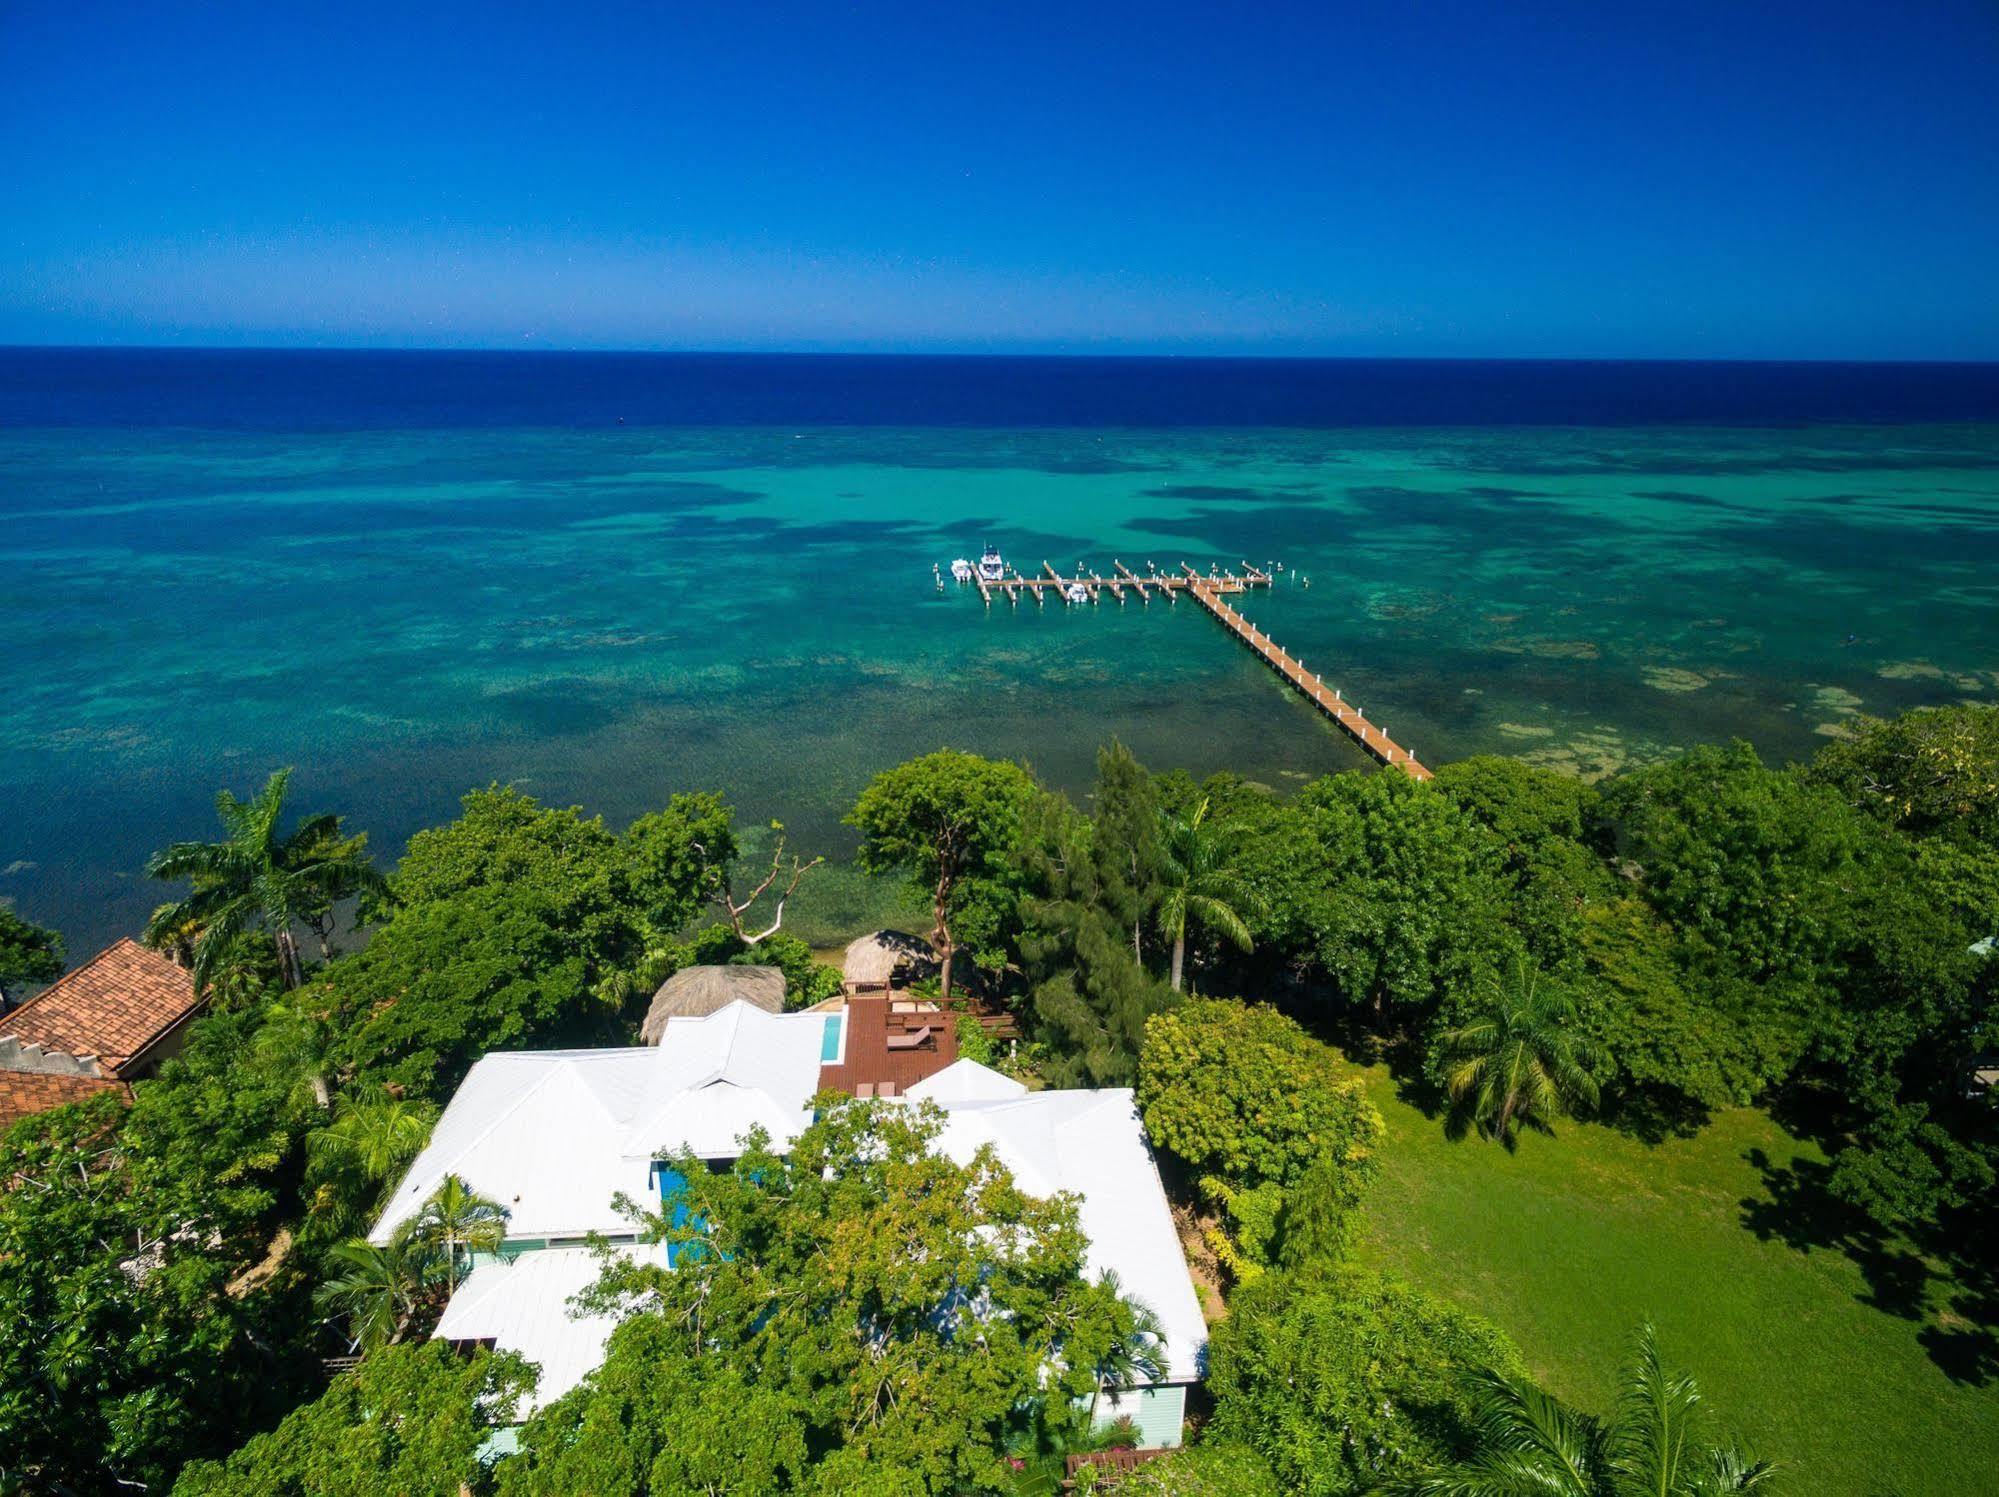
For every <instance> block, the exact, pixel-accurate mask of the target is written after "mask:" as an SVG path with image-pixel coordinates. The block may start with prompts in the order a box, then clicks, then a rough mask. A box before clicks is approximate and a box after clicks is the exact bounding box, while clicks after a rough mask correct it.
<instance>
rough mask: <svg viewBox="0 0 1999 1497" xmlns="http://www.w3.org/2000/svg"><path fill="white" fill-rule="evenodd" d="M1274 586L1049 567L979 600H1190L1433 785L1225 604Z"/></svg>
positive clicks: (1378, 751)
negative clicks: (1049, 593) (1073, 592)
mask: <svg viewBox="0 0 1999 1497" xmlns="http://www.w3.org/2000/svg"><path fill="white" fill-rule="evenodd" d="M1270 585H1271V578H1270V575H1269V573H1267V572H1262V571H1259V570H1258V569H1257V568H1255V567H1253V566H1251V565H1249V563H1247V562H1244V563H1243V567H1242V571H1241V572H1240V573H1237V572H1234V571H1229V572H1222V571H1219V570H1217V571H1211V572H1209V573H1208V574H1207V575H1206V576H1203V575H1202V574H1201V573H1199V572H1197V571H1195V570H1194V569H1193V568H1192V567H1190V566H1188V565H1187V564H1186V563H1185V562H1182V563H1181V565H1180V571H1179V574H1178V575H1174V574H1172V573H1169V572H1161V571H1159V570H1157V569H1156V568H1152V567H1148V568H1147V570H1146V573H1145V575H1144V576H1140V575H1139V574H1138V573H1137V572H1134V571H1133V570H1132V569H1131V568H1130V567H1128V566H1126V565H1125V564H1124V563H1123V562H1121V561H1120V562H1114V563H1113V564H1112V567H1111V575H1110V576H1109V577H1105V576H1102V575H1100V574H1099V573H1097V572H1095V571H1091V572H1087V573H1080V574H1079V575H1077V576H1074V577H1064V576H1063V575H1062V574H1061V573H1060V572H1058V571H1056V570H1055V568H1054V567H1052V566H1050V565H1049V564H1048V563H1047V562H1045V561H1044V562H1043V563H1042V564H1041V572H1040V573H1038V574H1036V575H1035V576H1032V577H1029V576H1025V575H1023V574H1022V573H1020V572H1019V571H1016V570H1014V569H1012V568H1009V569H1008V570H1007V573H1006V575H1005V576H1004V577H1002V578H1001V579H1000V580H999V581H997V582H991V581H987V580H986V579H984V578H980V579H978V588H979V595H980V596H981V597H983V598H984V599H985V601H986V606H987V607H988V608H990V607H992V603H993V594H994V593H995V592H1004V593H1005V594H1006V597H1007V601H1008V602H1010V603H1013V604H1015V605H1018V604H1019V602H1020V600H1021V597H1022V595H1024V594H1031V595H1032V596H1033V598H1034V601H1035V602H1036V603H1042V602H1045V601H1046V600H1045V598H1044V596H1043V594H1044V591H1045V590H1047V589H1051V588H1052V589H1053V590H1054V593H1055V596H1056V597H1057V598H1059V599H1061V600H1062V602H1064V603H1065V604H1068V605H1069V606H1070V607H1073V608H1083V607H1092V606H1095V605H1096V604H1098V603H1101V602H1102V601H1103V595H1104V594H1105V593H1106V592H1108V593H1109V594H1110V595H1111V596H1112V597H1114V598H1115V599H1117V601H1118V602H1119V603H1123V602H1124V601H1125V597H1126V594H1127V593H1130V594H1133V595H1135V596H1136V597H1137V598H1138V600H1139V601H1140V602H1141V603H1144V604H1147V605H1150V604H1151V602H1152V596H1153V594H1154V593H1158V594H1159V595H1161V596H1162V597H1164V598H1165V599H1166V600H1167V601H1168V602H1169V603H1177V602H1178V601H1179V599H1180V595H1181V594H1182V593H1185V594H1187V595H1188V596H1189V597H1191V598H1193V599H1194V601H1195V602H1197V603H1199V604H1200V605H1201V606H1202V607H1203V608H1205V609H1206V610H1207V611H1208V612H1209V613H1211V614H1213V615H1214V617H1215V618H1216V619H1217V620H1218V621H1219V622H1220V623H1221V625H1222V627H1223V628H1224V629H1227V630H1228V631H1229V633H1231V634H1233V635H1234V636H1235V637H1236V638H1237V639H1239V640H1241V641H1242V642H1243V643H1244V644H1245V645H1247V646H1249V648H1250V649H1251V650H1253V651H1255V652H1256V654H1257V655H1258V656H1259V657H1260V658H1261V659H1262V660H1263V662H1264V664H1266V665H1268V666H1269V667H1270V668H1271V669H1272V670H1274V671H1276V672H1277V674H1278V675H1280V676H1282V677H1283V678H1284V679H1285V680H1286V681H1287V682H1289V683H1290V684H1291V685H1292V686H1293V687H1294V688H1296V689H1297V690H1298V691H1299V692H1300V693H1302V694H1303V696H1304V697H1305V699H1306V700H1307V701H1308V702H1310V703H1311V704H1312V705H1313V706H1315V707H1317V708H1318V709H1319V710H1320V711H1321V712H1323V713H1325V715H1326V716H1327V717H1329V718H1331V719H1332V720H1333V723H1334V725H1335V726H1336V727H1338V728H1339V729H1340V731H1341V732H1343V733H1345V734H1346V735H1347V737H1349V738H1351V739H1352V740H1353V741H1354V742H1355V743H1356V744H1358V745H1359V746H1360V748H1361V749H1362V751H1363V752H1365V753H1366V754H1367V755H1368V756H1369V757H1370V758H1372V759H1374V760H1375V761H1376V762H1377V763H1380V764H1386V765H1392V766H1393V767H1394V768H1396V769H1399V770H1402V771H1403V772H1404V773H1406V774H1408V775H1409V776H1410V777H1411V778H1413V779H1418V780H1427V779H1429V778H1430V771H1429V770H1428V769H1427V768H1425V767H1424V766H1423V765H1422V764H1421V763H1420V762H1418V760H1417V758H1416V756H1415V755H1414V754H1412V753H1410V752H1409V750H1408V749H1406V748H1404V747H1403V746H1402V745H1401V744H1399V743H1397V742H1396V741H1395V740H1394V739H1393V738H1391V737H1389V736H1388V733H1387V731H1386V730H1385V729H1383V728H1382V727H1381V726H1380V725H1379V724H1376V723H1371V722H1369V721H1368V720H1367V716H1366V714H1365V713H1364V712H1363V711H1362V709H1360V708H1359V707H1356V706H1354V705H1353V704H1352V703H1351V702H1349V701H1347V700H1346V699H1345V697H1344V695H1343V694H1342V693H1341V691H1340V689H1339V688H1338V687H1335V686H1328V685H1326V683H1325V682H1324V681H1323V680H1322V679H1321V678H1320V677H1319V676H1317V675H1315V674H1313V673H1312V672H1311V671H1308V670H1306V669H1305V667H1304V665H1303V663H1302V662H1300V661H1299V660H1298V659H1296V658H1295V657H1294V656H1293V655H1292V654H1291V652H1290V651H1288V650H1286V649H1285V648H1284V647H1283V646H1282V645H1280V644H1278V643H1277V641H1276V640H1274V639H1272V638H1271V637H1270V636H1269V635H1268V634H1265V633H1264V632H1263V631H1262V630H1260V629H1258V628H1257V627H1256V626H1255V625H1254V624H1252V623H1251V622H1250V621H1249V620H1248V619H1246V618H1244V617H1243V616H1242V615H1241V614H1240V613H1238V612H1237V611H1236V610H1235V609H1234V608H1232V607H1230V606H1229V604H1228V603H1227V602H1226V601H1225V600H1226V599H1227V597H1228V596H1229V595H1231V594H1234V593H1245V592H1248V591H1250V590H1251V589H1252V588H1258V587H1269V586H1270ZM1072 587H1079V588H1081V589H1082V590H1083V592H1084V594H1085V596H1086V597H1087V598H1088V600H1089V601H1088V602H1087V603H1082V602H1078V601H1077V600H1075V599H1073V598H1071V597H1070V596H1069V590H1070V589H1071V588H1072Z"/></svg>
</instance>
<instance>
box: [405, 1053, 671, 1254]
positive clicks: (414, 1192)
mask: <svg viewBox="0 0 1999 1497" xmlns="http://www.w3.org/2000/svg"><path fill="white" fill-rule="evenodd" d="M658 1057H659V1052H658V1051H656V1050H640V1049H620V1050H548V1051H515V1052H503V1053H500V1054H494V1055H488V1056H487V1057H486V1058H485V1059H483V1060H481V1061H480V1062H479V1063H478V1064H477V1065H475V1066H473V1067H472V1070H471V1073H470V1074H469V1075H467V1076H466V1078H465V1082H464V1084H463V1085H462V1086H460V1087H459V1088H458V1093H457V1095H456V1096H454V1097H453V1098H452V1099H451V1105H450V1106H448V1107H446V1108H445V1110H444V1116H443V1117H441V1118H439V1119H438V1122H437V1127H436V1129H435V1130H434V1131H433V1132H432V1133H431V1136H430V1143H429V1145H428V1146H427V1147H426V1148H425V1149H424V1151H423V1152H422V1153H421V1154H419V1155H417V1157H416V1159H415V1160H414V1161H413V1162H412V1163H411V1165H410V1167H409V1172H408V1173H407V1174H405V1175H404V1176H403V1180H402V1183H401V1184H400V1185H398V1186H397V1187H396V1191H395V1194H394V1195H392V1196H390V1197H389V1202H388V1205H387V1206H386V1207H384V1208H383V1211H382V1215H381V1218H380V1220H378V1221H377V1222H376V1223H375V1227H374V1230H373V1231H372V1232H371V1233H370V1234H369V1237H370V1239H371V1240H372V1241H375V1242H387V1241H388V1240H389V1237H390V1236H391V1234H393V1233H394V1231H395V1229H396V1228H397V1227H398V1226H400V1225H401V1224H402V1223H403V1222H404V1221H406V1220H407V1219H408V1218H410V1217H412V1216H414V1215H415V1214H416V1212H417V1211H418V1209H419V1208H420V1207H421V1206H422V1205H423V1203H424V1201H425V1200H427V1199H428V1198H429V1197H430V1194H431V1192H433V1191H434V1190H436V1189H437V1187H438V1185H439V1183H440V1182H441V1181H442V1180H443V1179H444V1177H445V1176H446V1175H458V1176H459V1177H461V1178H462V1179H463V1180H464V1181H465V1182H466V1183H467V1184H468V1185H470V1186H471V1187H472V1188H473V1189H474V1190H476V1191H478V1192H479V1193H480V1194H482V1195H486V1196H490V1197H491V1198H492V1199H493V1200H495V1201H498V1202H499V1203H500V1204H501V1205H502V1206H504V1207H505V1208H506V1209H507V1213H508V1217H507V1235H508V1236H509V1237H514V1238H534V1237H569V1236H581V1235H583V1234H584V1233H586V1232H592V1231H597V1232H616V1231H624V1230H629V1228H628V1227H627V1226H625V1225H624V1222H623V1218H621V1217H620V1216H619V1215H618V1213H617V1211H616V1210H615V1209H614V1208H613V1207H612V1205H611V1198H612V1197H613V1196H615V1195H616V1194H617V1193H618V1192H619V1191H624V1192H626V1193H627V1194H629V1195H632V1196H633V1197H635V1198H636V1197H639V1196H642V1195H644V1193H645V1190H646V1177H647V1170H646V1166H645V1165H644V1164H643V1163H641V1164H639V1165H638V1166H637V1168H636V1169H634V1168H633V1165H632V1162H631V1161H629V1160H627V1159H626V1158H624V1156H623V1151H622V1148H621V1145H622V1143H623V1141H624V1137H625V1134H626V1132H627V1131H628V1129H629V1125H630V1122H631V1118H632V1115H633V1114H634V1113H635V1112H636V1111H637V1110H638V1108H639V1106H640V1105H641V1104H642V1100H643V1097H644V1095H645V1091H646V1082H647V1080H648V1073H649V1070H650V1069H651V1068H652V1067H653V1065H654V1063H656V1062H657V1060H658Z"/></svg>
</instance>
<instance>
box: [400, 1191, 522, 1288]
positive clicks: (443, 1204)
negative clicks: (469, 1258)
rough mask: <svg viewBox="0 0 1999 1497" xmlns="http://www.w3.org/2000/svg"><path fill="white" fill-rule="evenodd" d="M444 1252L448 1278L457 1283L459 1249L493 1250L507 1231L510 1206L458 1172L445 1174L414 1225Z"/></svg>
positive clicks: (422, 1238) (420, 1237)
mask: <svg viewBox="0 0 1999 1497" xmlns="http://www.w3.org/2000/svg"><path fill="white" fill-rule="evenodd" d="M412 1230H413V1231H414V1233H415V1235H416V1237H417V1238H418V1240H420V1241H423V1242H428V1243H431V1244H433V1245H435V1246H437V1247H439V1248H441V1249H442V1250H443V1252H444V1274H445V1280H446V1282H447V1283H448V1284H449V1286H450V1287H451V1288H453V1289H456V1288H457V1287H458V1251H459V1249H460V1248H463V1249H464V1250H465V1251H466V1252H468V1253H490V1252H492V1251H493V1250H494V1249H495V1248H497V1247H499V1245H500V1244H501V1242H503V1241H504V1240H505V1239H506V1235H507V1208H506V1207H504V1206H502V1205H501V1204H500V1203H499V1202H498V1201H495V1200H492V1199H490V1198H489V1197H486V1196H482V1195H480V1194H479V1192H478V1191H476V1190H474V1189H473V1188H472V1187H471V1186H469V1185H467V1184H466V1183H465V1181H464V1180H463V1179H462V1178H461V1177H459V1176H457V1175H446V1176H445V1177H444V1179H443V1181H442V1182H441V1183H440V1184H439V1185H438V1187H437V1189H436V1190H435V1191H433V1192H432V1193H431V1197H430V1199H429V1200H427V1201H425V1202H424V1203H423V1209H422V1210H420V1211H418V1212H417V1214H416V1219H415V1222H414V1225H413V1229H412Z"/></svg>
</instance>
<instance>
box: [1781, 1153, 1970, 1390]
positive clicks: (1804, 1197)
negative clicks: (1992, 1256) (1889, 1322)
mask: <svg viewBox="0 0 1999 1497" xmlns="http://www.w3.org/2000/svg"><path fill="white" fill-rule="evenodd" d="M1743 1157H1744V1158H1745V1159H1747V1160H1748V1161H1749V1163H1750V1164H1751V1165H1753V1166H1755V1168H1756V1169H1757V1170H1758V1171H1759V1172H1760V1173H1761V1174H1762V1176H1763V1188H1764V1190H1765V1191H1766V1192H1767V1195H1764V1196H1745V1197H1744V1198H1743V1200H1742V1202H1741V1212H1742V1217H1741V1219H1742V1225H1743V1226H1744V1227H1746V1228H1748V1230H1750V1231H1751V1232H1753V1233H1755V1234H1756V1236H1757V1238H1758V1239H1759V1240H1760V1241H1763V1242H1771V1241H1776V1242H1781V1243H1783V1244H1785V1246H1787V1247H1790V1248H1792V1249H1794V1250H1796V1251H1797V1252H1800V1253H1810V1252H1812V1251H1814V1250H1818V1251H1830V1252H1837V1253H1841V1254H1844V1255H1845V1256H1846V1257H1847V1258H1848V1259H1849V1260H1851V1261H1852V1263H1853V1264H1854V1266H1855V1267H1857V1268H1858V1269H1859V1270H1860V1274H1861V1277H1862V1279H1863V1280H1864V1281H1865V1283H1866V1288H1865V1289H1864V1290H1863V1291H1862V1292H1861V1293H1860V1294H1859V1295H1857V1296H1856V1298H1857V1299H1859V1301H1860V1302H1861V1303H1862V1304H1864V1305H1867V1306H1870V1307H1871V1308H1873V1309H1876V1310H1880V1311H1882V1312H1883V1313H1885V1314H1889V1315H1893V1316H1896V1317H1897V1318H1899V1319H1902V1320H1911V1321H1923V1320H1930V1319H1931V1317H1932V1315H1933V1314H1935V1315H1936V1320H1935V1323H1933V1324H1930V1325H1928V1326H1926V1327H1925V1328H1924V1329H1923V1330H1922V1331H1921V1333H1920V1334H1919V1335H1918V1336H1917V1338H1916V1339H1917V1340H1918V1342H1919V1343H1920V1344H1921V1345H1922V1347H1923V1350H1924V1351H1925V1352H1927V1353H1928V1354H1929V1358H1930V1360H1931V1361H1932V1362H1934V1363H1935V1364H1936V1366H1937V1367H1938V1369H1939V1370H1940V1371H1942V1372H1943V1374H1944V1375H1945V1376H1946V1377H1949V1378H1950V1379H1951V1380H1952V1381H1954V1382H1964V1383H1973V1384H1980V1385H1982V1384H1984V1383H1986V1382H1988V1381H1990V1380H1992V1379H1993V1378H1994V1377H1995V1376H1999V1283H1995V1282H1994V1279H1993V1277H1992V1275H1991V1273H1990V1272H1989V1271H1980V1270H1978V1269H1977V1268H1976V1267H1975V1266H1974V1265H1972V1264H1969V1263H1964V1262H1961V1261H1960V1262H1958V1263H1956V1264H1955V1265H1954V1266H1955V1268H1956V1277H1955V1278H1954V1279H1952V1278H1948V1277H1947V1276H1946V1275H1944V1274H1941V1273H1939V1272H1938V1271H1937V1269H1936V1268H1935V1267H1934V1266H1932V1263H1931V1261H1930V1260H1929V1259H1928V1258H1926V1257H1925V1256H1924V1255H1923V1253H1922V1252H1921V1251H1920V1250H1919V1247H1918V1245H1917V1244H1914V1243H1911V1242H1910V1241H1908V1240H1907V1239H1906V1238H1903V1237H1902V1236H1900V1235H1899V1234H1897V1233H1893V1232H1890V1231H1888V1230H1887V1229H1885V1228H1883V1227H1882V1226H1881V1225H1880V1224H1879V1223H1878V1222H1875V1221H1874V1220H1873V1219H1872V1218H1870V1217H1868V1216H1867V1215H1866V1214H1865V1213H1864V1212H1861V1211H1859V1210H1857V1209H1855V1208H1854V1207H1852V1206H1850V1205H1848V1204H1847V1203H1846V1202H1844V1201H1842V1200H1840V1199H1839V1198H1838V1197H1837V1196H1835V1195H1834V1194H1833V1193H1832V1191H1831V1190H1830V1189H1829V1187H1828V1181H1829V1180H1830V1178H1831V1175H1832V1167H1831V1166H1830V1165H1827V1164H1821V1163H1819V1162H1817V1161H1815V1160H1809V1159H1799V1160H1794V1161H1792V1162H1791V1163H1789V1164H1778V1163H1777V1162H1776V1161H1775V1160H1773V1159H1772V1158H1771V1157H1770V1156H1769V1154H1768V1153H1766V1152H1765V1151H1764V1150H1762V1149H1760V1148H1752V1149H1750V1150H1749V1151H1748V1152H1747V1153H1746V1154H1745V1155H1744V1156H1743ZM1967 1275H1969V1277H1967ZM1937 1281H1943V1282H1947V1283H1950V1284H1951V1285H1952V1292H1951V1300H1950V1305H1949V1308H1948V1309H1946V1310H1944V1311H1942V1312H1940V1313H1938V1312H1936V1311H1935V1310H1934V1308H1933V1305H1934V1299H1935V1293H1934V1291H1935V1288H1936V1286H1937Z"/></svg>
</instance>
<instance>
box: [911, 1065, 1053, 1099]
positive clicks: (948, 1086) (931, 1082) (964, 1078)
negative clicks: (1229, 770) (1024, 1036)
mask: <svg viewBox="0 0 1999 1497" xmlns="http://www.w3.org/2000/svg"><path fill="white" fill-rule="evenodd" d="M903 1095H904V1096H906V1097H919V1098H921V1097H928V1098H929V1099H930V1100H931V1101H932V1102H1004V1101H1007V1100H1009V1099H1011V1098H1013V1097H1024V1096H1026V1095H1027V1088H1026V1087H1025V1086H1023V1085H1021V1083H1020V1082H1018V1081H1015V1080H1014V1079H1013V1078H1012V1077H1011V1076H1002V1075H1001V1074H1000V1073H999V1072H998V1071H995V1070H993V1069H992V1068H991V1067H989V1066H982V1065H980V1064H979V1063H978V1062H977V1061H976V1060H954V1061H952V1062H951V1064H949V1065H948V1066H946V1067H944V1069H943V1070H941V1071H939V1072H937V1073H936V1074H935V1075H932V1076H926V1077H925V1078H924V1079H923V1080H921V1081H918V1082H916V1083H914V1084H913V1085H911V1086H910V1088H909V1089H908V1090H907V1091H905V1092H904V1093H903Z"/></svg>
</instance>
